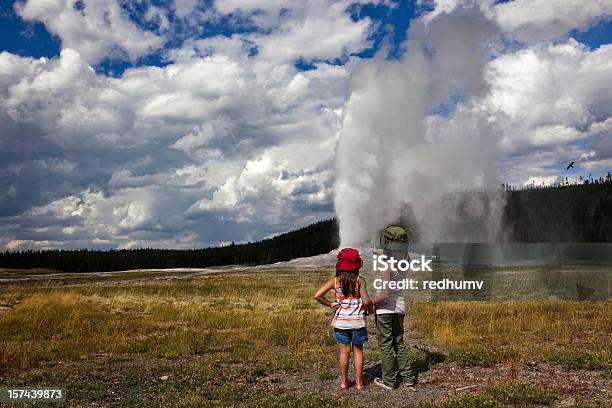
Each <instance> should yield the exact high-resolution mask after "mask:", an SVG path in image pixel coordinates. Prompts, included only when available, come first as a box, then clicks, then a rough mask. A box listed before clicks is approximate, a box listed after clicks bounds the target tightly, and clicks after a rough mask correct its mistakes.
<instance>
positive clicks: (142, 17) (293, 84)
mask: <svg viewBox="0 0 612 408" xmlns="http://www.w3.org/2000/svg"><path fill="white" fill-rule="evenodd" d="M586 3H588V4H586ZM586 3H585V2H583V1H578V0H575V1H574V0H569V1H566V2H564V3H563V4H559V5H558V7H557V9H553V8H551V7H549V5H548V4H547V2H546V1H545V0H534V1H532V2H530V4H529V7H530V12H529V13H525V12H524V11H525V8H526V7H527V6H526V4H527V3H526V2H525V1H524V0H515V1H509V2H492V1H483V2H481V4H480V5H479V6H478V7H474V6H473V5H470V4H471V3H470V2H465V1H461V0H456V1H439V2H436V1H421V2H418V3H415V2H405V1H390V0H388V1H387V0H385V1H383V0H372V1H368V0H360V1H349V0H341V1H328V0H308V1H293V0H287V1H269V0H256V1H255V0H254V1H250V2H247V1H240V0H215V1H212V0H211V1H197V0H172V1H153V0H139V1H132V2H128V1H120V0H108V1H106V0H104V1H103V0H88V1H74V2H66V1H63V0H61V1H60V0H50V1H46V2H43V1H41V0H27V1H20V2H17V3H15V2H10V1H2V3H0V52H1V54H0V97H1V100H2V102H0V134H2V136H1V137H2V151H0V158H1V159H2V160H1V162H2V164H0V179H2V187H1V188H0V203H1V204H0V247H4V248H7V249H19V248H56V247H63V248H78V247H90V248H130V247H138V246H156V247H177V248H189V247H198V246H204V245H217V244H219V243H222V242H225V241H236V242H240V241H248V240H255V239H261V238H265V237H267V236H271V235H274V234H277V233H279V232H283V231H287V230H290V229H293V228H297V227H300V226H303V225H305V224H308V223H310V222H314V221H316V220H320V219H324V218H328V217H331V216H334V215H336V214H337V211H336V210H337V209H336V208H335V205H334V191H335V190H336V185H337V183H339V182H342V180H339V178H340V176H338V174H337V169H338V158H337V157H336V145H337V143H338V140H340V139H341V138H344V139H345V140H350V138H351V137H353V135H351V134H349V133H348V131H347V130H346V126H345V123H344V120H345V116H346V113H347V112H351V110H350V109H351V106H353V105H351V95H353V94H354V93H355V90H356V89H361V88H362V85H363V84H360V83H359V80H358V78H360V75H364V72H367V69H370V68H373V69H374V70H375V72H380V73H381V74H380V75H381V76H380V77H376V76H374V77H371V78H370V79H368V80H369V81H373V82H374V85H375V86H373V87H363V92H364V93H363V95H365V96H364V97H365V100H366V101H369V102H371V103H372V104H374V103H375V101H377V100H378V99H377V98H380V97H381V95H383V96H384V95H385V92H386V93H388V94H392V93H393V91H394V88H395V87H398V88H400V89H403V88H402V87H406V88H405V89H406V95H412V93H411V92H413V89H414V88H415V86H414V85H415V83H411V84H409V83H408V82H405V81H403V79H402V78H401V77H399V78H398V79H397V80H396V81H395V82H393V83H391V84H390V83H388V82H389V81H388V80H385V78H384V77H385V76H388V78H394V75H395V74H394V72H395V71H397V70H400V71H401V70H402V69H405V68H406V67H409V66H410V64H412V63H414V60H415V57H414V56H411V55H406V51H405V49H406V47H405V46H406V41H407V40H409V41H413V42H414V43H418V44H420V47H422V49H428V50H431V51H432V53H431V54H430V55H428V58H429V60H428V61H427V62H426V63H427V64H428V70H429V71H430V72H429V74H428V75H425V76H424V77H423V78H422V79H419V80H422V82H423V83H425V84H426V86H425V87H424V89H425V90H426V93H425V94H423V95H417V96H418V98H417V100H419V101H420V102H419V103H422V104H423V106H424V113H423V117H420V118H417V119H415V121H418V122H419V123H421V122H422V123H423V124H424V125H423V132H422V134H421V133H419V134H418V135H416V136H417V137H418V140H417V141H416V142H418V143H421V142H422V143H425V144H429V143H446V142H448V141H449V140H450V139H452V138H461V137H465V138H466V139H465V140H464V141H462V140H461V139H457V140H455V141H454V142H455V143H463V142H465V143H466V144H467V145H470V143H472V142H471V141H470V139H469V136H468V135H465V136H464V135H463V133H462V132H463V131H464V129H466V127H467V126H468V124H470V123H474V121H476V120H477V119H476V118H477V115H484V116H483V117H486V119H483V117H480V116H478V120H480V121H481V122H480V123H484V122H486V123H489V124H492V125H490V126H493V128H492V129H491V130H490V132H491V136H490V143H491V145H492V146H493V145H494V146H495V149H496V151H497V152H496V157H497V159H496V160H497V162H496V166H497V167H496V173H498V174H497V175H496V177H497V178H498V179H499V180H500V181H503V182H510V183H512V184H515V185H523V184H528V183H536V184H542V183H544V184H550V183H553V182H554V181H555V180H557V178H559V177H565V176H567V173H565V172H564V167H565V163H566V162H568V161H572V160H573V161H576V162H577V166H576V170H574V171H572V172H571V174H570V176H575V177H579V176H580V175H586V174H588V173H592V174H593V175H597V176H599V175H605V174H606V173H607V171H609V170H610V169H611V167H612V166H611V164H612V142H611V137H610V130H611V129H612V119H610V120H608V119H609V118H610V106H612V103H610V100H611V98H612V96H611V95H610V93H609V92H608V91H606V88H607V87H605V86H602V83H610V80H612V72H610V71H611V69H610V66H609V63H608V64H607V61H609V60H610V56H611V55H612V48H611V46H610V43H612V18H611V17H612V7H611V6H608V5H607V4H605V3H606V2H597V1H588V2H586ZM587 6H588V7H587ZM471 14H474V15H478V16H480V17H478V18H476V19H475V20H474V21H476V23H474V24H473V25H474V26H473V27H470V26H469V25H465V24H464V22H462V19H464V20H465V19H467V18H468V17H470V15H471ZM466 16H467V17H466ZM472 17H473V16H472ZM472 17H470V18H472ZM481 23H482V27H478V24H481ZM409 27H412V28H413V29H414V33H413V35H414V36H415V38H411V37H410V36H408V35H407V30H408V28H409ZM491 27H495V28H494V29H491ZM480 29H482V30H481V31H482V33H485V34H482V35H485V36H488V37H483V38H481V39H480V40H479V43H478V44H477V45H478V47H483V48H482V49H483V50H486V51H485V52H486V55H485V60H483V61H482V64H481V65H479V66H478V67H477V68H478V69H477V72H474V73H473V75H471V74H470V73H469V72H467V71H466V72H459V73H456V72H454V71H453V68H454V67H463V66H465V67H467V66H470V65H469V64H473V57H472V56H470V55H467V54H466V55H463V56H462V55H456V54H457V53H455V52H454V51H453V49H449V48H448V47H446V48H445V44H448V43H451V42H452V40H453V37H460V36H461V35H472V34H474V33H472V34H470V32H471V31H474V32H476V31H478V30H480ZM435 33H437V34H435ZM474 35H480V34H474ZM470 38H471V37H470ZM468 51H469V50H468ZM43 57H44V58H43ZM445 58H446V59H445ZM445 61H446V62H445ZM449 61H451V62H449ZM606 64H607V65H606ZM402 67H404V68H402ZM466 70H467V69H466ZM408 72H410V71H408ZM385 73H387V74H385ZM468 74H470V75H468ZM410 75H411V74H410V73H409V74H408V76H410ZM415 77H416V74H415ZM417 79H418V78H417ZM453 81H454V82H453ZM462 81H464V82H462ZM475 81H476V82H475ZM606 81H608V82H606ZM417 82H418V81H417ZM476 83H478V86H477V87H476V88H478V89H475V88H474V89H472V88H473V87H474V86H475V85H474V84H476ZM522 84H529V85H528V86H523V85H522ZM576 84H580V85H579V86H578V85H576ZM473 85H474V86H473ZM447 87H448V89H447ZM376 90H379V91H380V90H383V91H380V92H381V95H375V94H374V93H375V92H376ZM360 92H361V91H360ZM436 93H439V95H436V96H435V97H434V96H433V95H434V94H436ZM357 94H359V92H357ZM417 96H415V97H417ZM430 99H431V101H430ZM391 100H392V99H388V100H383V101H382V102H381V103H382V104H383V105H384V104H387V103H390V101H391ZM432 101H433V102H432ZM377 103H379V102H377ZM396 103H397V104H400V105H401V104H406V106H405V107H404V108H405V109H406V110H410V109H411V108H412V106H411V105H410V104H411V103H412V102H406V101H405V100H398V101H397V102H396ZM379 105H380V103H379ZM391 108H393V109H394V107H391ZM391 108H390V109H391ZM400 108H402V106H400ZM370 110H371V111H375V110H376V109H375V106H374V105H373V106H372V109H370ZM381 115H382V116H381V118H380V121H384V120H388V118H386V119H384V120H383V118H384V117H385V116H384V112H383V113H381ZM371 120H372V121H373V122H376V121H377V120H378V118H376V117H373V118H372V119H371ZM392 120H393V118H391V121H392ZM415 123H416V122H415ZM369 125H370V124H369V123H366V126H369ZM372 126H373V128H375V125H373V124H372ZM488 126H489V125H487V129H489V128H488ZM483 129H485V126H482V128H479V129H477V130H478V131H479V132H480V131H484V130H483ZM449 135H451V136H449ZM398 137H400V138H401V135H400V136H398ZM449 138H450V139H449ZM407 140H408V139H405V140H404V141H403V142H402V143H407V142H406V141H407ZM434 141H435V142H434ZM383 142H384V141H383ZM413 142H415V141H414V140H413V141H411V143H413ZM418 143H417V144H418ZM406 147H407V146H406ZM360 160H361V159H360ZM363 161H364V162H365V161H367V158H366V157H364V158H363ZM476 170H477V171H481V170H482V169H475V171H476ZM409 171H411V170H410V169H409ZM368 176H369V175H368V174H364V175H363V177H365V178H368ZM471 176H473V177H472V178H473V179H470V180H466V185H465V186H466V187H470V186H471V187H474V186H479V185H478V184H477V183H479V182H481V181H475V180H482V177H480V176H478V177H477V176H476V174H472V175H471ZM468 178H469V177H468ZM485 178H486V177H485ZM362 181H363V180H357V183H362ZM474 183H476V184H474ZM362 184H363V183H362ZM366 184H367V183H366ZM406 194H407V196H406V197H404V199H406V200H408V199H410V197H409V195H410V193H409V192H406ZM362 210H363V209H362ZM366 210H367V209H366Z"/></svg>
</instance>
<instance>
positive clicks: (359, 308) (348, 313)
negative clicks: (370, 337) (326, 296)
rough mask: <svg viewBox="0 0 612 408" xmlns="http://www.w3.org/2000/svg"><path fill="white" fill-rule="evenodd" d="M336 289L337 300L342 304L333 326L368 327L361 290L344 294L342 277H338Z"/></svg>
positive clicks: (347, 327) (345, 327)
mask: <svg viewBox="0 0 612 408" xmlns="http://www.w3.org/2000/svg"><path fill="white" fill-rule="evenodd" d="M357 285H359V283H357ZM358 288H359V286H358ZM334 289H335V291H336V302H338V303H339V304H340V307H339V308H338V309H337V310H336V313H335V314H334V318H333V319H332V326H333V327H335V328H336V329H361V328H362V327H366V326H367V318H368V316H367V314H366V310H365V307H364V306H363V301H362V300H361V295H360V294H359V292H358V293H357V294H356V295H349V296H344V293H342V285H341V283H340V278H336V280H335V282H334Z"/></svg>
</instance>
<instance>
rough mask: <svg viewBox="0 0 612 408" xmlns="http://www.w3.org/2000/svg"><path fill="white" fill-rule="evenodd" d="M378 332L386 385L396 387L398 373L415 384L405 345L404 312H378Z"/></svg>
mask: <svg viewBox="0 0 612 408" xmlns="http://www.w3.org/2000/svg"><path fill="white" fill-rule="evenodd" d="M376 334H377V337H378V347H379V348H380V355H381V359H382V365H381V369H382V380H383V382H384V383H385V385H387V386H389V387H395V383H396V379H397V374H398V373H399V375H400V376H401V377H402V379H403V380H404V382H407V383H409V384H414V382H415V379H416V378H415V376H414V373H413V372H412V369H411V367H410V363H411V361H410V357H409V356H408V352H407V351H406V346H405V345H404V314H400V313H385V314H377V315H376Z"/></svg>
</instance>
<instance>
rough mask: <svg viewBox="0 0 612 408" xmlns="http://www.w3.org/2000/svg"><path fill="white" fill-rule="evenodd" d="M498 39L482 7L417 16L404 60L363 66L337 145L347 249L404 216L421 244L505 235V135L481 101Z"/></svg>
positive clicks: (338, 200) (338, 199)
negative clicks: (500, 170)
mask: <svg viewBox="0 0 612 408" xmlns="http://www.w3.org/2000/svg"><path fill="white" fill-rule="evenodd" d="M498 38H499V29H498V27H497V25H496V23H494V22H493V21H491V20H489V19H488V18H487V17H485V16H484V15H483V14H482V13H481V12H480V11H479V10H478V9H457V10H455V11H454V12H452V13H442V14H439V15H438V16H436V17H434V18H433V19H432V20H431V21H428V22H424V21H422V19H417V20H414V21H412V23H411V27H410V30H409V32H408V35H407V40H406V42H405V43H404V45H403V46H404V50H405V52H404V54H403V56H402V57H401V58H400V59H399V60H394V59H389V58H387V56H386V55H382V54H381V55H377V56H376V57H374V58H373V59H371V60H364V61H363V62H362V63H361V64H360V66H359V67H357V69H356V71H355V72H354V74H353V77H352V79H351V95H350V98H349V100H348V102H347V104H346V106H345V110H344V119H343V127H342V132H341V136H340V140H339V143H338V147H337V163H336V177H337V178H336V184H335V199H334V202H335V208H336V213H337V216H338V220H339V224H340V237H341V244H342V246H350V245H359V244H360V243H363V242H366V241H368V240H370V239H371V238H372V237H374V236H375V235H376V233H377V231H378V230H379V229H380V228H382V227H384V225H386V224H388V223H391V222H394V221H396V220H398V218H400V217H401V216H402V215H406V214H408V215H409V218H410V220H409V221H410V223H412V224H413V226H414V227H416V229H418V231H419V234H420V239H421V240H423V241H429V242H432V241H446V242H450V241H481V242H482V241H492V240H496V239H498V236H499V233H500V220H501V211H502V209H503V204H504V199H503V196H502V195H501V194H502V193H501V192H497V189H498V186H499V185H500V184H499V179H498V177H497V169H496V161H497V160H498V157H499V153H498V151H499V149H498V137H497V136H496V135H497V132H496V131H495V123H494V122H493V121H491V120H490V119H489V118H487V116H486V115H485V114H484V113H482V112H481V111H480V110H479V109H478V108H477V105H476V104H475V103H474V101H476V100H480V98H483V97H484V96H485V95H486V94H487V92H488V86H489V84H488V83H487V80H486V67H487V63H488V62H489V61H490V60H491V59H492V58H493V56H494V53H495V48H496V47H498V46H500V45H499V43H498ZM464 220H470V221H469V223H468V224H470V223H471V225H468V224H466V223H464ZM474 220H476V223H477V224H478V225H473V224H474Z"/></svg>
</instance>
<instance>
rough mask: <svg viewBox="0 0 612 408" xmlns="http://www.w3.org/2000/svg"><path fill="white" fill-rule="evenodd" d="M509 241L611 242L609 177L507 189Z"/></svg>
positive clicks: (611, 193) (506, 222)
mask: <svg viewBox="0 0 612 408" xmlns="http://www.w3.org/2000/svg"><path fill="white" fill-rule="evenodd" d="M506 194H507V196H506V208H505V212H504V217H505V219H504V224H505V225H506V228H507V229H508V232H509V235H510V241H512V242H612V178H610V176H608V178H606V179H601V180H599V181H598V182H596V183H584V184H575V185H565V186H559V187H550V188H531V189H525V190H510V191H507V192H506Z"/></svg>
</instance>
